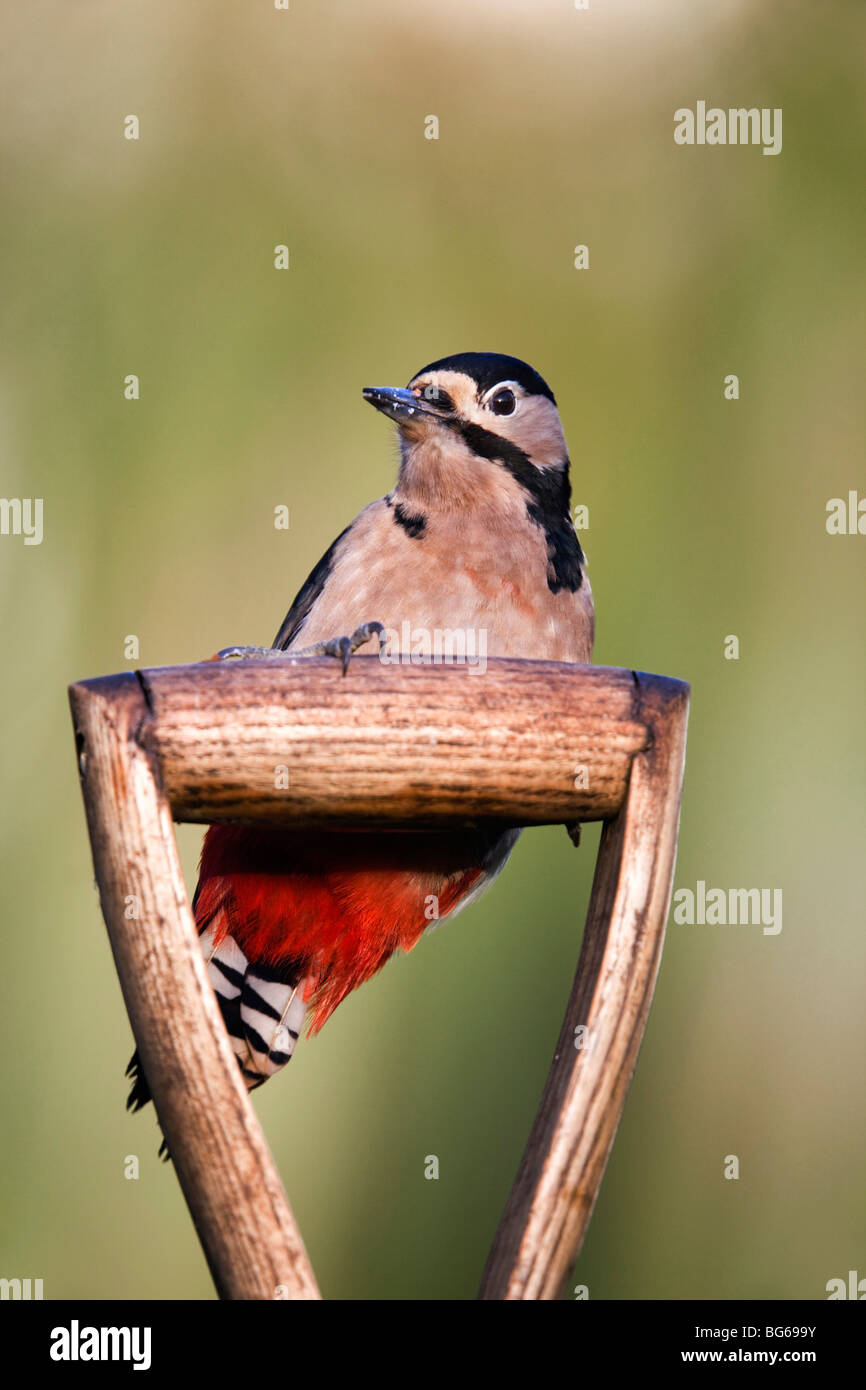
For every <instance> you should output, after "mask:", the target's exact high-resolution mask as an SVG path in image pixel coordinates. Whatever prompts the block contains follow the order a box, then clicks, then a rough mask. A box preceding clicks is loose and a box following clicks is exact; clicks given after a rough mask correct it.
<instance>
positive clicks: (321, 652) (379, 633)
mask: <svg viewBox="0 0 866 1390" xmlns="http://www.w3.org/2000/svg"><path fill="white" fill-rule="evenodd" d="M371 637H376V638H377V639H378V642H379V655H380V656H381V655H382V653H383V651H384V650H385V640H386V639H385V628H384V625H383V624H382V623H362V624H361V626H360V627H357V628H355V631H354V632H353V633H352V635H351V637H331V638H329V639H328V640H327V641H326V642H314V643H313V644H312V646H310V647H300V648H298V650H297V651H293V652H292V653H291V655H292V656H335V657H337V658H338V659H339V660H340V661H341V662H342V663H343V675H344V676H345V674H346V672H347V671H348V669H349V661H350V659H351V657H352V656H353V655H354V653H355V652H356V651H357V650H358V648H359V647H363V645H364V643H365V642H369V641H370V638H371Z"/></svg>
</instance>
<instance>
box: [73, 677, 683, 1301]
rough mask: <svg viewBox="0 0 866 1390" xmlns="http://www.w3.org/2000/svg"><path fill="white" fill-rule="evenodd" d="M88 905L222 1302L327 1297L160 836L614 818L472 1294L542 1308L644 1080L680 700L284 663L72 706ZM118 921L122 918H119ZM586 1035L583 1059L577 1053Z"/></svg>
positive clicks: (169, 846) (108, 680)
mask: <svg viewBox="0 0 866 1390" xmlns="http://www.w3.org/2000/svg"><path fill="white" fill-rule="evenodd" d="M70 701H71V705H72V712H73V719H74V723H75V732H76V740H77V746H78V753H79V768H80V771H81V781H82V790H83V794H84V802H85V807H86V811H87V819H88V827H89V830H90V839H91V845H92V849H93V861H94V867H95V870H96V878H97V882H98V884H99V890H100V896H101V900H102V909H103V913H104V916H105V920H106V924H107V927H108V933H109V938H110V940H111V946H112V950H113V952H114V957H115V961H116V964H117V970H118V975H119V977H120V982H121V987H122V989H123V993H124V998H125V1000H126V1005H127V1009H128V1011H129V1016H130V1020H131V1023H132V1028H133V1032H134V1034H135V1038H136V1042H137V1044H138V1047H139V1051H140V1053H141V1057H142V1061H143V1064H144V1069H145V1073H146V1075H147V1079H148V1082H149V1085H150V1088H151V1091H152V1093H153V1097H154V1101H155V1104H156V1108H157V1112H158V1114H159V1119H160V1123H161V1125H162V1128H163V1132H164V1134H165V1137H166V1141H167V1143H168V1147H169V1150H170V1152H171V1155H172V1158H173V1160H174V1164H175V1167H176V1169H177V1174H178V1178H179V1180H180V1182H181V1186H182V1188H183V1191H184V1195H185V1197H186V1200H187V1203H188V1205H189V1208H190V1211H191V1213H192V1217H193V1220H194V1222H195V1224H196V1228H197V1230H198V1233H199V1237H200V1239H201V1242H202V1245H203V1247H204V1250H205V1254H206V1256H207V1259H208V1262H209V1264H210V1267H211V1270H212V1272H213V1275H214V1280H215V1282H216V1285H217V1289H218V1290H219V1292H220V1294H221V1295H222V1296H223V1297H226V1298H255V1299H263V1298H273V1297H286V1296H287V1297H291V1298H302V1299H310V1298H318V1297H319V1291H318V1288H317V1286H316V1281H315V1277H314V1274H313V1271H312V1268H311V1266H310V1262H309V1260H308V1258H307V1254H306V1251H305V1249H304V1245H303V1241H302V1240H301V1237H300V1234H299V1232H298V1230H297V1227H296V1225H295V1222H294V1218H293V1216H292V1213H291V1209H290V1207H289V1204H288V1201H287V1199H286V1196H285V1193H284V1191H283V1189H282V1186H281V1184H280V1180H279V1177H278V1175H277V1172H276V1170H275V1167H274V1164H273V1160H272V1158H271V1156H270V1153H269V1151H268V1148H267V1145H266V1143H265V1140H264V1137H263V1135H262V1132H261V1129H260V1127H259V1125H258V1122H257V1120H256V1117H255V1113H254V1111H253V1109H252V1107H251V1105H250V1102H249V1099H248V1097H247V1093H246V1090H245V1088H244V1086H243V1085H242V1083H241V1080H240V1076H239V1072H238V1068H237V1066H236V1063H235V1060H234V1055H233V1053H232V1051H231V1048H230V1046H229V1042H228V1038H227V1035H226V1032H225V1028H224V1026H223V1023H222V1019H221V1017H220V1014H219V1010H218V1008H217V1005H216V1001H215V999H214V996H213V992H212V991H211V989H210V986H209V985H208V982H207V979H206V975H205V970H204V965H203V962H202V958H201V953H200V951H199V947H198V942H197V940H196V932H195V923H194V921H193V917H192V912H191V909H190V906H189V902H188V900H187V897H186V892H185V889H184V883H183V877H182V874H181V869H180V863H179V860H178V855H177V848H176V844H175V839H174V834H173V830H172V824H171V821H172V816H173V817H174V819H175V820H187V821H200V822H212V821H219V820H227V819H245V820H253V821H255V820H263V821H264V820H266V821H269V822H271V821H274V822H279V823H284V824H290V825H293V824H296V825H317V826H322V827H331V828H339V827H346V826H363V827H365V828H368V827H369V828H374V827H378V828H382V827H394V828H396V827H398V826H399V827H403V828H405V827H410V828H414V829H418V830H421V829H423V828H425V827H433V826H442V825H451V826H459V825H461V824H467V823H470V822H473V821H477V820H479V819H494V820H501V821H503V822H508V823H510V824H515V825H535V824H544V823H549V822H559V821H561V822H565V823H566V824H568V825H569V826H570V827H574V825H575V824H576V823H578V822H580V821H587V820H605V821H607V822H608V824H607V825H606V827H605V831H604V834H603V837H602V847H601V851H600V854H599V861H598V865H597V870H596V877H595V883H594V886H593V893H592V900H591V903H590V910H589V918H588V922H587V929H586V933H585V936H584V944H583V951H582V954H581V959H580V963H579V966H578V974H577V978H576V980H575V986H574V990H573V992H572V998H571V1001H570V1004H569V1010H568V1013H567V1015H566V1021H565V1024H564V1026H563V1031H562V1034H561V1036H560V1041H559V1044H558V1047H557V1051H556V1055H555V1057H554V1062H553V1066H552V1068H551V1073H550V1077H549V1078H548V1083H547V1087H546V1090H545V1093H544V1097H543V1099H542V1104H541V1109H540V1110H539V1114H538V1118H537V1120H536V1123H535V1127H534V1129H533V1132H532V1136H531V1138H530V1142H529V1146H528V1148H527V1151H526V1154H525V1155H524V1160H523V1163H522V1165H521V1169H520V1173H519V1175H518V1179H517V1183H516V1185H515V1189H514V1192H513V1194H512V1197H511V1200H510V1202H509V1204H508V1207H507V1210H506V1213H505V1216H504V1218H503V1222H502V1224H501V1226H500V1230H499V1233H498V1235H497V1238H496V1242H495V1244H494V1248H493V1251H492V1253H491V1257H490V1261H489V1262H488V1267H487V1271H486V1274H485V1281H484V1286H483V1289H482V1295H481V1296H482V1297H484V1298H506V1299H516V1298H551V1297H555V1296H556V1294H557V1292H558V1290H559V1288H560V1286H561V1283H562V1280H563V1278H564V1277H565V1275H566V1274H567V1272H568V1268H569V1266H570V1264H571V1262H572V1261H573V1259H574V1257H575V1254H576V1252H577V1249H578V1247H579V1244H580V1241H581V1240H582V1238H583V1233H584V1231H585V1229H586V1225H587V1223H588V1220H589V1216H590V1213H591V1211H592V1206H593V1203H594V1201H595V1196H596V1194H597V1191H598V1187H599V1184H600V1182H601V1177H602V1173H603V1171H604V1165H605V1163H606V1161H607V1156H608V1153H609V1151H610V1147H611V1144H612V1142H613V1136H614V1134H615V1132H616V1127H617V1124H618V1123H619V1117H620V1114H621V1111H622V1106H623V1103H624V1100H625V1093H626V1090H627V1087H628V1083H629V1080H630V1077H631V1074H632V1071H633V1069H634V1064H635V1060H636V1057H637V1052H638V1048H639V1046H640V1040H641V1038H642V1036H643V1030H644V1026H645V1023H646V1017H647V1013H648V1010H649V1004H650V1000H651V996H652V989H653V984H654V981H655V974H656V970H657V968H658V961H659V955H660V952H661V943H662V938H663V933H664V924H665V918H666V915H667V910H668V903H669V898H670V891H671V884H672V881H673V859H674V852H675V847H676V832H677V824H678V816H679V797H680V787H681V782H682V771H683V756H684V748H685V725H686V711H687V703H688V687H687V686H685V685H683V683H682V682H680V681H673V680H668V679H666V678H664V677H660V676H646V675H643V674H638V673H636V672H632V671H622V670H614V669H606V668H604V667H591V666H566V665H559V664H557V663H553V662H529V661H504V660H491V661H489V662H488V664H487V669H486V670H485V671H484V672H483V673H481V672H480V670H473V669H471V668H466V667H459V666H457V667H454V666H452V667H444V666H443V667H436V666H385V665H382V664H380V662H379V661H378V660H377V659H376V658H375V657H357V656H356V657H354V658H353V660H352V662H351V664H350V666H349V671H348V674H347V676H346V677H345V678H344V677H343V676H342V674H341V670H340V666H339V664H338V663H337V662H335V661H332V660H328V659H325V658H322V659H311V658H297V657H290V656H284V657H280V658H268V659H265V660H258V661H257V660H244V661H238V662H235V661H232V662H223V663H212V662H203V663H200V664H198V665H195V666H182V667H167V668H161V669H156V670H147V671H141V672H138V673H135V674H131V673H130V674H123V675H118V676H109V677H104V678H101V679H98V680H91V681H82V682H79V683H78V684H76V685H74V686H72V687H71V688H70ZM131 908H132V911H131V910H130V909H131ZM580 1024H583V1025H584V1026H585V1027H586V1029H587V1033H588V1035H589V1037H590V1038H591V1040H592V1042H591V1045H589V1046H587V1047H586V1048H585V1049H583V1050H581V1051H577V1050H576V1049H575V1048H574V1045H573V1044H574V1040H575V1033H574V1029H575V1028H576V1027H577V1026H578V1025H580Z"/></svg>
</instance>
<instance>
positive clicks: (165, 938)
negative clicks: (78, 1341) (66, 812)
mask: <svg viewBox="0 0 866 1390" xmlns="http://www.w3.org/2000/svg"><path fill="white" fill-rule="evenodd" d="M70 700H71V705H72V713H73V719H74V723H75V732H76V741H77V747H78V756H79V771H80V773H81V780H82V790H83V793H84V803H85V807H86V810H87V821H88V828H89V830H90V842H91V846H92V849H93V865H94V869H95V872H96V880H97V884H98V885H99V894H100V899H101V903H102V911H103V915H104V917H105V921H106V925H107V927H108V934H109V938H110V941H111V948H112V951H113V952H114V959H115V963H116V965H117V973H118V976H119V977H120V984H121V988H122V990H123V996H124V999H125V1001H126V1007H127V1010H128V1012H129V1017H130V1021H131V1023H132V1029H133V1032H134V1034H135V1040H136V1044H137V1046H138V1048H139V1051H140V1054H141V1057H142V1060H143V1063H144V1068H145V1073H146V1075H147V1079H148V1082H149V1084H150V1087H151V1090H152V1092H153V1097H154V1103H155V1105H156V1109H157V1113H158V1115H159V1122H160V1124H161V1126H162V1130H163V1133H164V1135H165V1138H166V1142H167V1144H168V1148H169V1151H170V1153H171V1157H172V1161H173V1163H174V1166H175V1169H176V1171H177V1176H178V1179H179V1181H180V1185H181V1187H182V1188H183V1192H184V1196H185V1197H186V1201H187V1204H188V1206H189V1209H190V1213H191V1215H192V1218H193V1221H194V1222H195V1226H196V1230H197V1231H198V1234H199V1238H200V1240H201V1243H202V1247H203V1249H204V1252H205V1256H206V1258H207V1261H208V1264H209V1266H210V1269H211V1272H212V1274H213V1277H214V1282H215V1283H216V1286H217V1290H218V1292H219V1293H220V1295H221V1297H223V1298H231V1299H271V1298H275V1297H289V1298H297V1299H314V1298H318V1297H319V1291H318V1287H317V1285H316V1280H315V1276H314V1274H313V1270H312V1267H311V1265H310V1262H309V1259H308V1258H307V1253H306V1250H305V1249H304V1244H303V1241H302V1239H301V1236H300V1233H299V1231H298V1229H297V1227H296V1225H295V1221H294V1218H293V1216H292V1213H291V1210H290V1208H289V1204H288V1201H287V1199H286V1195H285V1193H284V1191H283V1187H282V1184H281V1182H280V1178H279V1175H278V1173H277V1171H276V1168H275V1166H274V1162H273V1159H272V1158H271V1155H270V1152H269V1150H268V1147H267V1144H266V1143H265V1139H264V1136H263V1134H262V1131H261V1128H260V1126H259V1123H258V1120H257V1119H256V1115H255V1112H254V1111H253V1108H252V1106H251V1104H250V1101H249V1099H248V1096H247V1092H246V1089H245V1087H244V1086H243V1084H242V1082H241V1078H240V1072H239V1071H238V1067H237V1063H236V1062H235V1059H234V1054H233V1053H232V1050H231V1047H230V1045H229V1041H228V1034H227V1033H226V1030H225V1026H224V1025H223V1021H222V1018H221V1016H220V1013H219V1009H218V1008H217V1004H216V999H215V997H214V993H213V990H212V989H211V987H210V985H209V984H208V982H207V978H206V975H205V970H204V963H203V960H202V954H201V951H200V949H199V945H198V940H197V937H196V931H195V924H194V922H193V918H192V912H191V910H190V906H189V901H188V899H187V895H186V889H185V887H184V882H183V875H182V873H181V867H180V862H179V860H178V855H177V848H176V842H175V837H174V829H173V826H172V823H171V814H170V811H169V807H168V803H167V801H166V799H165V797H164V795H163V794H162V792H161V790H160V787H159V778H158V770H157V769H156V768H155V766H154V764H153V763H152V761H151V759H150V757H149V756H148V754H147V753H146V752H145V750H144V749H143V748H142V747H141V744H140V742H139V736H140V733H141V729H142V727H143V726H144V725H145V724H146V723H147V722H148V720H149V718H150V713H149V710H148V708H147V705H146V702H145V700H144V696H143V693H142V690H141V686H140V685H139V683H138V681H137V680H136V678H135V676H134V675H124V676H119V677H113V678H111V679H109V680H106V681H104V682H99V681H96V682H95V681H89V682H87V683H86V684H84V685H79V686H73V687H72V689H71V691H70ZM130 909H132V910H134V912H135V913H136V915H135V916H133V917H128V916H127V913H128V912H129V911H130ZM278 1291H279V1292H278Z"/></svg>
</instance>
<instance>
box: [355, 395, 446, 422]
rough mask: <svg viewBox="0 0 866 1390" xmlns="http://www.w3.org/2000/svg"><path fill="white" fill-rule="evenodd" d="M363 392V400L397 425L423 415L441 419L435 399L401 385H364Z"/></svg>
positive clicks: (440, 412)
mask: <svg viewBox="0 0 866 1390" xmlns="http://www.w3.org/2000/svg"><path fill="white" fill-rule="evenodd" d="M363 394H364V400H365V401H369V402H370V404H371V405H373V406H375V407H376V409H377V410H381V412H382V414H383V415H387V416H388V419H389V420H395V421H396V422H397V424H398V425H408V424H410V423H411V422H412V421H413V420H417V419H418V417H419V416H424V415H432V416H433V417H434V418H435V419H440V420H441V419H442V414H443V412H442V411H441V410H438V409H437V407H436V402H435V400H428V399H427V397H426V396H416V395H415V392H414V391H407V390H405V389H404V388H403V387H399V386H365V387H364V393H363Z"/></svg>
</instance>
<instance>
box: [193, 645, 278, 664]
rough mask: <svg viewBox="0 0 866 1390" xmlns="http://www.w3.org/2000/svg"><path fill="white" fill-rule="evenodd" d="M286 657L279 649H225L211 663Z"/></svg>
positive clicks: (212, 658) (213, 657) (211, 658)
mask: <svg viewBox="0 0 866 1390" xmlns="http://www.w3.org/2000/svg"><path fill="white" fill-rule="evenodd" d="M267 656H285V652H284V651H282V650H281V649H280V648H279V647H223V649H222V651H221V652H217V654H216V656H212V657H210V658H209V660H211V661H246V660H247V659H248V658H249V657H267Z"/></svg>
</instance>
